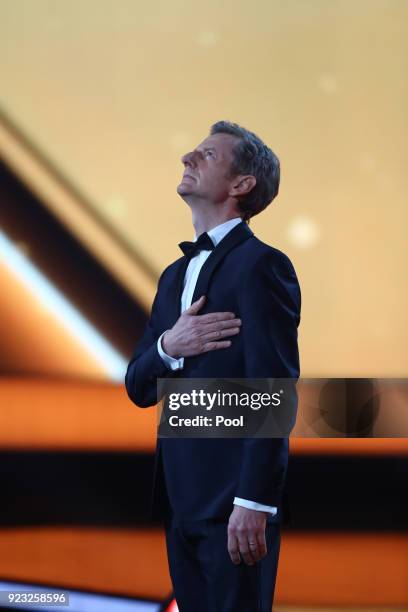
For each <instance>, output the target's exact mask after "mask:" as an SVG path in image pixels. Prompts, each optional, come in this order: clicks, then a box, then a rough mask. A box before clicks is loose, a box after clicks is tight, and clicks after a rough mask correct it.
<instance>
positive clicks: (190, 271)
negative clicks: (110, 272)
mask: <svg viewBox="0 0 408 612" xmlns="http://www.w3.org/2000/svg"><path fill="white" fill-rule="evenodd" d="M241 221H242V219H241V217H234V219H229V220H228V221H225V223H221V224H220V225H217V226H216V227H213V228H212V229H210V230H208V232H207V234H208V235H209V236H210V238H211V240H212V241H213V243H214V246H217V244H218V243H219V242H220V241H221V240H222V239H223V238H224V236H226V235H227V234H228V232H230V231H231V230H232V228H233V227H235V226H236V225H238V223H241ZM196 240H197V234H196V235H195V236H194V242H196ZM210 253H211V251H210V250H202V251H199V252H198V253H197V255H195V256H194V257H192V258H191V259H190V261H189V264H188V266H187V270H186V273H185V276H184V281H183V292H182V295H181V312H184V311H185V310H187V308H189V307H190V306H191V301H192V299H193V294H194V289H195V286H196V283H197V279H198V275H199V274H200V270H201V268H202V266H203V264H204V262H205V260H206V259H207V257H208V256H209V255H210ZM166 331H168V330H166ZM166 331H164V332H163V333H162V334H161V336H160V338H159V339H158V341H157V350H158V351H159V355H160V357H161V358H162V360H163V361H164V363H165V364H166V366H167V367H168V368H170V369H171V370H180V369H182V368H183V367H184V357H180V358H179V359H177V358H175V357H171V356H170V355H167V353H165V352H164V351H163V347H162V345H161V339H162V337H163V335H164V334H165V333H166ZM234 504H235V505H237V506H244V508H249V509H250V510H260V511H263V512H270V513H271V514H276V513H277V508H276V507H275V506H265V505H264V504H258V503H257V502H253V501H250V500H248V499H242V498H241V497H235V498H234Z"/></svg>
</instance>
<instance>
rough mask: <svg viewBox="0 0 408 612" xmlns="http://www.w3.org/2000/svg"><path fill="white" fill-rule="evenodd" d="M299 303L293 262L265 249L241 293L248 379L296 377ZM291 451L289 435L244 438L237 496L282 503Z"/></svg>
mask: <svg viewBox="0 0 408 612" xmlns="http://www.w3.org/2000/svg"><path fill="white" fill-rule="evenodd" d="M300 306H301V295H300V288H299V283H298V280H297V277H296V273H295V270H294V268H293V266H292V263H291V262H290V260H289V258H288V257H286V255H284V254H283V253H281V252H280V251H277V250H271V251H267V252H266V253H264V254H263V255H262V256H261V257H260V258H259V259H258V261H257V262H256V264H255V265H254V267H253V268H252V270H250V271H249V274H248V275H247V276H246V282H245V283H244V289H243V291H242V293H241V294H240V313H241V319H242V328H241V333H242V334H243V346H244V352H245V376H246V378H290V379H295V380H296V381H297V379H298V378H299V353H298V343H297V327H298V325H299V322H300ZM293 386H295V385H294V383H293ZM288 450H289V440H288V438H272V437H271V438H255V437H252V438H246V439H245V440H244V452H243V459H242V464H241V470H240V477H239V482H238V487H237V490H236V492H235V495H236V497H241V498H244V499H251V500H254V501H256V502H257V503H260V504H265V505H270V506H278V505H279V503H280V501H281V495H282V490H283V486H284V483H285V476H286V469H287V462H288Z"/></svg>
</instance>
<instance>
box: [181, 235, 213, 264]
mask: <svg viewBox="0 0 408 612" xmlns="http://www.w3.org/2000/svg"><path fill="white" fill-rule="evenodd" d="M179 247H180V249H181V250H182V251H183V253H184V255H186V256H187V257H189V258H190V259H191V258H192V257H194V255H197V253H198V252H199V251H212V250H213V249H214V248H215V247H214V243H213V241H212V240H211V238H210V237H209V235H208V234H207V232H204V233H203V234H201V235H200V237H199V238H198V240H196V241H195V242H188V241H187V240H186V241H185V242H180V244H179Z"/></svg>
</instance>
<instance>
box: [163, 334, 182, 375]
mask: <svg viewBox="0 0 408 612" xmlns="http://www.w3.org/2000/svg"><path fill="white" fill-rule="evenodd" d="M166 331H168V330H167V329H166ZM166 331H164V332H163V333H162V335H161V336H160V338H159V339H158V340H157V350H158V351H159V355H160V357H161V358H162V360H163V361H164V363H165V364H166V366H167V367H168V368H169V369H170V370H181V369H182V368H183V366H184V357H180V358H179V359H176V357H171V356H170V355H167V353H165V352H164V351H163V348H162V345H161V339H162V338H163V336H164V334H165V333H166Z"/></svg>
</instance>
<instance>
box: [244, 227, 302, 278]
mask: <svg viewBox="0 0 408 612" xmlns="http://www.w3.org/2000/svg"><path fill="white" fill-rule="evenodd" d="M246 242H247V243H250V244H248V245H247V246H248V247H249V248H248V251H249V254H250V256H249V261H251V263H252V265H257V264H259V262H261V261H262V263H268V264H270V265H272V266H276V267H278V268H280V267H283V268H289V269H290V270H293V271H295V268H294V265H293V263H292V261H291V259H290V258H289V257H288V255H286V253H284V252H283V251H281V250H280V249H277V248H276V247H274V246H271V245H270V244H266V242H263V241H262V240H259V238H257V237H256V236H255V235H254V236H253V237H252V239H251V240H247V241H246Z"/></svg>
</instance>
